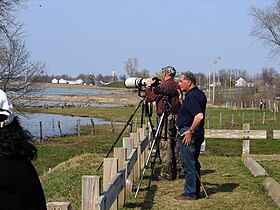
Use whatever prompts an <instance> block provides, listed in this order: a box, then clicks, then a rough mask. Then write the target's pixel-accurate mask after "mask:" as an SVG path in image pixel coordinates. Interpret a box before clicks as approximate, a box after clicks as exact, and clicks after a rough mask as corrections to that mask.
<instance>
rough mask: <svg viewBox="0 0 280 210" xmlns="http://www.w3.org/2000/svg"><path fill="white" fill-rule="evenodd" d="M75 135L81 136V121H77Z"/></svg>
mask: <svg viewBox="0 0 280 210" xmlns="http://www.w3.org/2000/svg"><path fill="white" fill-rule="evenodd" d="M77 133H78V136H80V135H81V120H80V119H78V120H77Z"/></svg>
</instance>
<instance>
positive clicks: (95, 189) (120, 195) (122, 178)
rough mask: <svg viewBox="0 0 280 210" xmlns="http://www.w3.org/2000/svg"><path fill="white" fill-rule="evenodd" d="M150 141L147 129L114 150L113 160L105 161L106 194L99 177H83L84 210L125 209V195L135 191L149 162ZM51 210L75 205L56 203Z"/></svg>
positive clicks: (125, 138)
mask: <svg viewBox="0 0 280 210" xmlns="http://www.w3.org/2000/svg"><path fill="white" fill-rule="evenodd" d="M148 142H149V137H148V136H147V135H145V129H144V128H138V129H137V132H136V133H130V137H124V138H123V147H115V148H114V157H113V158H104V160H103V161H104V163H103V191H102V192H101V190H100V189H101V188H100V185H101V183H100V177H99V176H83V177H82V210H93V209H118V208H119V207H122V206H124V204H125V194H126V193H128V192H132V190H133V189H132V188H133V182H134V181H135V180H136V179H139V178H140V176H141V174H140V173H141V170H142V169H143V168H144V166H145V163H146V161H147V154H148V151H147V150H148V147H147V146H148ZM100 192H101V193H100ZM62 206H63V207H62ZM47 207H48V210H58V209H67V210H68V209H71V204H70V203H67V204H66V203H65V202H62V203H60V202H52V203H48V204H47Z"/></svg>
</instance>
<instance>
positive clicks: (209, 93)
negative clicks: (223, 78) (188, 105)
mask: <svg viewBox="0 0 280 210" xmlns="http://www.w3.org/2000/svg"><path fill="white" fill-rule="evenodd" d="M210 81H211V77H210V71H209V75H208V100H209V101H211V91H210Z"/></svg>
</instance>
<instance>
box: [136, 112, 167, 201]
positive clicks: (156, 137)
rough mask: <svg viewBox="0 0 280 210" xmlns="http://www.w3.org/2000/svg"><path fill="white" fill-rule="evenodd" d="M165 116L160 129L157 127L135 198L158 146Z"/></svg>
mask: <svg viewBox="0 0 280 210" xmlns="http://www.w3.org/2000/svg"><path fill="white" fill-rule="evenodd" d="M164 116H165V114H163V115H162V117H161V120H160V123H159V127H158V129H157V131H156V135H155V136H154V138H153V141H152V145H151V148H150V151H149V154H148V158H147V160H146V163H145V165H144V170H143V173H142V176H141V178H140V181H139V184H138V187H137V190H136V193H135V198H136V197H137V195H138V192H139V190H140V186H141V184H142V181H143V178H144V175H145V173H146V170H147V168H148V165H149V162H150V158H151V156H152V153H153V150H154V147H155V146H156V147H157V146H158V141H157V139H158V138H160V129H162V124H163V119H164ZM155 157H156V156H155ZM154 162H155V158H154Z"/></svg>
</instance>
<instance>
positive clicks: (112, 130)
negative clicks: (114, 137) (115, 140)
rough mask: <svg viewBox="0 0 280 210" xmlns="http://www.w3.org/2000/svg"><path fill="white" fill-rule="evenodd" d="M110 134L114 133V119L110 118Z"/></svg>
mask: <svg viewBox="0 0 280 210" xmlns="http://www.w3.org/2000/svg"><path fill="white" fill-rule="evenodd" d="M111 132H112V133H115V125H114V119H113V118H112V121H111Z"/></svg>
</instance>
